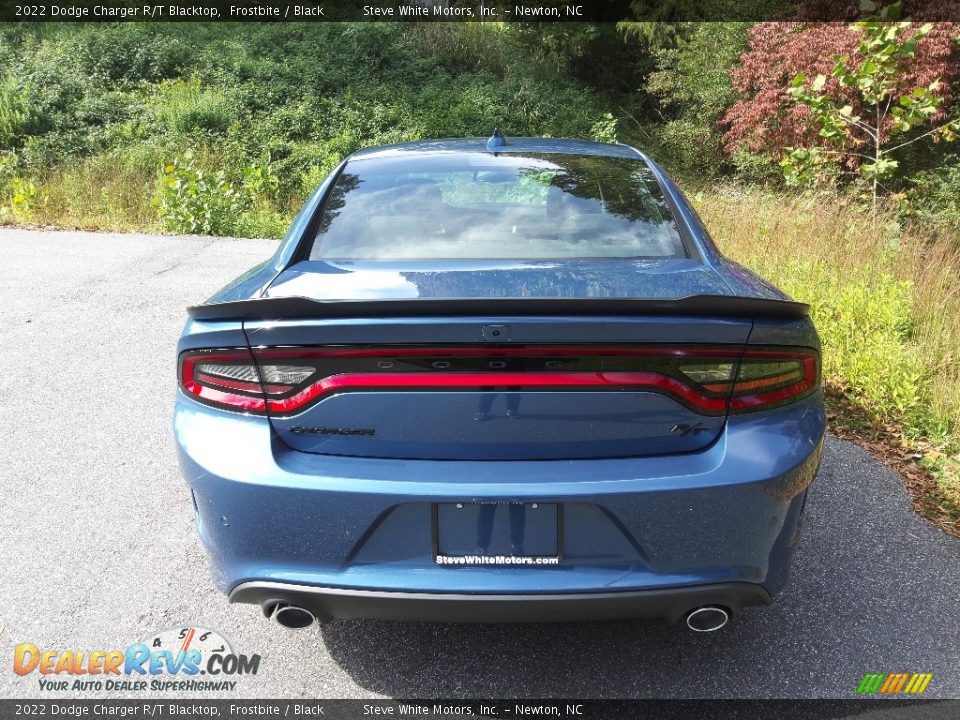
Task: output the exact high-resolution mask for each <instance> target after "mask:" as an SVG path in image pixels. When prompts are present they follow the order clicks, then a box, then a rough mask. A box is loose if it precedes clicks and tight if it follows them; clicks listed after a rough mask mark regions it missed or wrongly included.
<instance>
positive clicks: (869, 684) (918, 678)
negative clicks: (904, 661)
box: [857, 673, 933, 695]
mask: <svg viewBox="0 0 960 720" xmlns="http://www.w3.org/2000/svg"><path fill="white" fill-rule="evenodd" d="M931 680H933V673H867V674H866V675H864V676H863V680H861V681H860V686H859V687H858V688H857V694H858V695H870V694H873V693H879V694H881V695H919V694H920V693H922V692H923V691H924V690H926V689H927V685H929V684H930V681H931Z"/></svg>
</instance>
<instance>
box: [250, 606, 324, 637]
mask: <svg viewBox="0 0 960 720" xmlns="http://www.w3.org/2000/svg"><path fill="white" fill-rule="evenodd" d="M263 614H264V615H266V616H267V617H268V618H270V619H271V620H273V621H274V622H276V623H277V624H278V625H283V627H285V628H290V629H291V630H302V629H304V628H308V627H310V626H311V625H313V624H314V623H315V622H316V621H317V618H316V616H315V615H314V614H313V613H312V612H310V611H309V610H307V609H306V608H302V607H297V606H296V605H288V604H287V603H282V602H278V603H270V604H264V606H263Z"/></svg>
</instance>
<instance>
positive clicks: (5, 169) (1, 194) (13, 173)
mask: <svg viewBox="0 0 960 720" xmlns="http://www.w3.org/2000/svg"><path fill="white" fill-rule="evenodd" d="M46 200H47V198H46V196H45V195H43V194H42V193H41V192H40V190H39V189H38V188H37V186H36V185H35V184H34V183H33V181H32V180H30V179H29V178H25V177H23V176H22V175H20V174H19V173H18V170H17V163H16V160H15V159H14V158H13V157H12V156H11V155H3V156H0V222H30V220H31V219H32V215H33V210H34V208H35V207H36V206H37V205H38V204H43V203H45V202H46Z"/></svg>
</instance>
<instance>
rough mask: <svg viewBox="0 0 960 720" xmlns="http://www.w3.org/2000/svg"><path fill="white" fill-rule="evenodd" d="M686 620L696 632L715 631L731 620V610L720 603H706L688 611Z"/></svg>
mask: <svg viewBox="0 0 960 720" xmlns="http://www.w3.org/2000/svg"><path fill="white" fill-rule="evenodd" d="M686 621H687V627H688V628H690V629H691V630H693V631H694V632H701V633H708V632H715V631H717V630H719V629H720V628H722V627H723V626H724V625H726V624H727V623H728V622H730V611H729V610H727V609H726V608H722V607H720V606H719V605H704V606H703V607H699V608H696V609H694V610H691V611H690V612H688V613H687V618H686Z"/></svg>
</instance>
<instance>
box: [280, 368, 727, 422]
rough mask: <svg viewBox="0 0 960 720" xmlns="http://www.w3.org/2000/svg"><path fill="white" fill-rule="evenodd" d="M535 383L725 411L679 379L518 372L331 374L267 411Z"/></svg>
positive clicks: (718, 400) (624, 374)
mask: <svg viewBox="0 0 960 720" xmlns="http://www.w3.org/2000/svg"><path fill="white" fill-rule="evenodd" d="M533 387H563V388H572V387H583V388H597V387H624V388H629V389H636V390H642V389H644V388H651V389H656V390H660V391H666V392H668V393H670V394H672V395H676V396H677V397H679V398H681V399H682V400H685V401H686V402H688V403H690V404H691V405H694V406H696V407H697V408H699V409H701V410H704V411H706V412H714V413H717V412H723V411H724V410H726V405H727V401H726V398H725V397H723V398H710V397H706V396H704V395H701V394H700V393H698V392H697V391H696V390H694V389H693V388H691V387H689V386H688V385H685V384H684V383H682V382H680V381H679V380H677V379H675V378H672V377H669V376H667V375H661V374H660V373H653V372H609V373H603V372H593V373H583V372H570V373H565V372H545V373H538V372H518V373H478V372H465V373H418V372H409V373H342V374H339V375H330V376H329V377H325V378H323V379H321V380H318V381H317V382H315V383H313V384H311V385H309V386H308V387H306V388H304V389H303V390H301V391H300V392H298V393H297V394H296V395H292V396H291V397H288V398H284V399H282V400H268V401H267V407H268V408H269V410H270V411H271V412H278V413H289V412H294V411H296V410H299V409H301V408H303V407H304V406H305V405H307V404H308V403H313V402H315V401H317V400H319V399H320V398H323V397H325V396H329V395H333V394H336V393H341V392H351V391H357V390H371V389H377V390H389V389H396V390H430V389H438V388H444V389H451V388H465V389H474V390H478V389H484V388H491V389H492V388H506V389H508V390H512V389H517V390H522V389H527V388H533Z"/></svg>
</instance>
